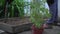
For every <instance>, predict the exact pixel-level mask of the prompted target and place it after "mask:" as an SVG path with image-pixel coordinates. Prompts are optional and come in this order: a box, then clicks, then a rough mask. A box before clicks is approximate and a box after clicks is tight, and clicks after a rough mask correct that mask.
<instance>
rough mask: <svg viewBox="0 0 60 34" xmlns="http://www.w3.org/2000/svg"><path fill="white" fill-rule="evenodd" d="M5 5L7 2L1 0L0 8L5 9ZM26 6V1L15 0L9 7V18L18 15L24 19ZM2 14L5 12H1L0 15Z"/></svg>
mask: <svg viewBox="0 0 60 34" xmlns="http://www.w3.org/2000/svg"><path fill="white" fill-rule="evenodd" d="M4 3H5V0H0V7H3V8H4V5H5V4H4ZM24 6H25V2H24V0H14V1H13V2H11V3H10V4H9V5H8V10H7V12H8V14H7V17H15V16H16V15H15V14H17V15H18V16H19V17H20V18H22V17H24ZM2 12H4V11H3V9H1V10H0V15H1V13H2ZM17 12H18V13H17Z"/></svg>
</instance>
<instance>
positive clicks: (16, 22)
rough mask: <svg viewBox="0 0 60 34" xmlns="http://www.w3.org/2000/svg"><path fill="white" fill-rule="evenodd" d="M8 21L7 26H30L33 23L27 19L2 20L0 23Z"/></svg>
mask: <svg viewBox="0 0 60 34" xmlns="http://www.w3.org/2000/svg"><path fill="white" fill-rule="evenodd" d="M5 21H6V24H10V25H20V24H28V23H31V21H30V19H29V18H28V17H27V18H26V17H25V18H18V17H17V18H8V19H0V23H2V22H3V23H4V22H5Z"/></svg>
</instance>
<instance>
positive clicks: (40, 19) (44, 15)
mask: <svg viewBox="0 0 60 34" xmlns="http://www.w3.org/2000/svg"><path fill="white" fill-rule="evenodd" d="M45 3H46V0H32V2H31V12H30V19H31V22H32V23H33V25H32V31H33V34H42V33H43V31H44V28H43V23H45V22H46V20H45V19H48V18H50V16H51V15H50V13H49V10H48V9H47V8H45Z"/></svg>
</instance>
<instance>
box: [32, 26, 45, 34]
mask: <svg viewBox="0 0 60 34" xmlns="http://www.w3.org/2000/svg"><path fill="white" fill-rule="evenodd" d="M43 31H44V28H43V26H42V27H40V29H38V28H36V27H35V26H34V25H32V32H33V34H43Z"/></svg>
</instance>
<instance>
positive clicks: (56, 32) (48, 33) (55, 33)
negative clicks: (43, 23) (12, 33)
mask: <svg viewBox="0 0 60 34" xmlns="http://www.w3.org/2000/svg"><path fill="white" fill-rule="evenodd" d="M19 34H32V31H25V32H22V33H19ZM43 34H60V27H58V26H53V29H45V30H44V32H43Z"/></svg>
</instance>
